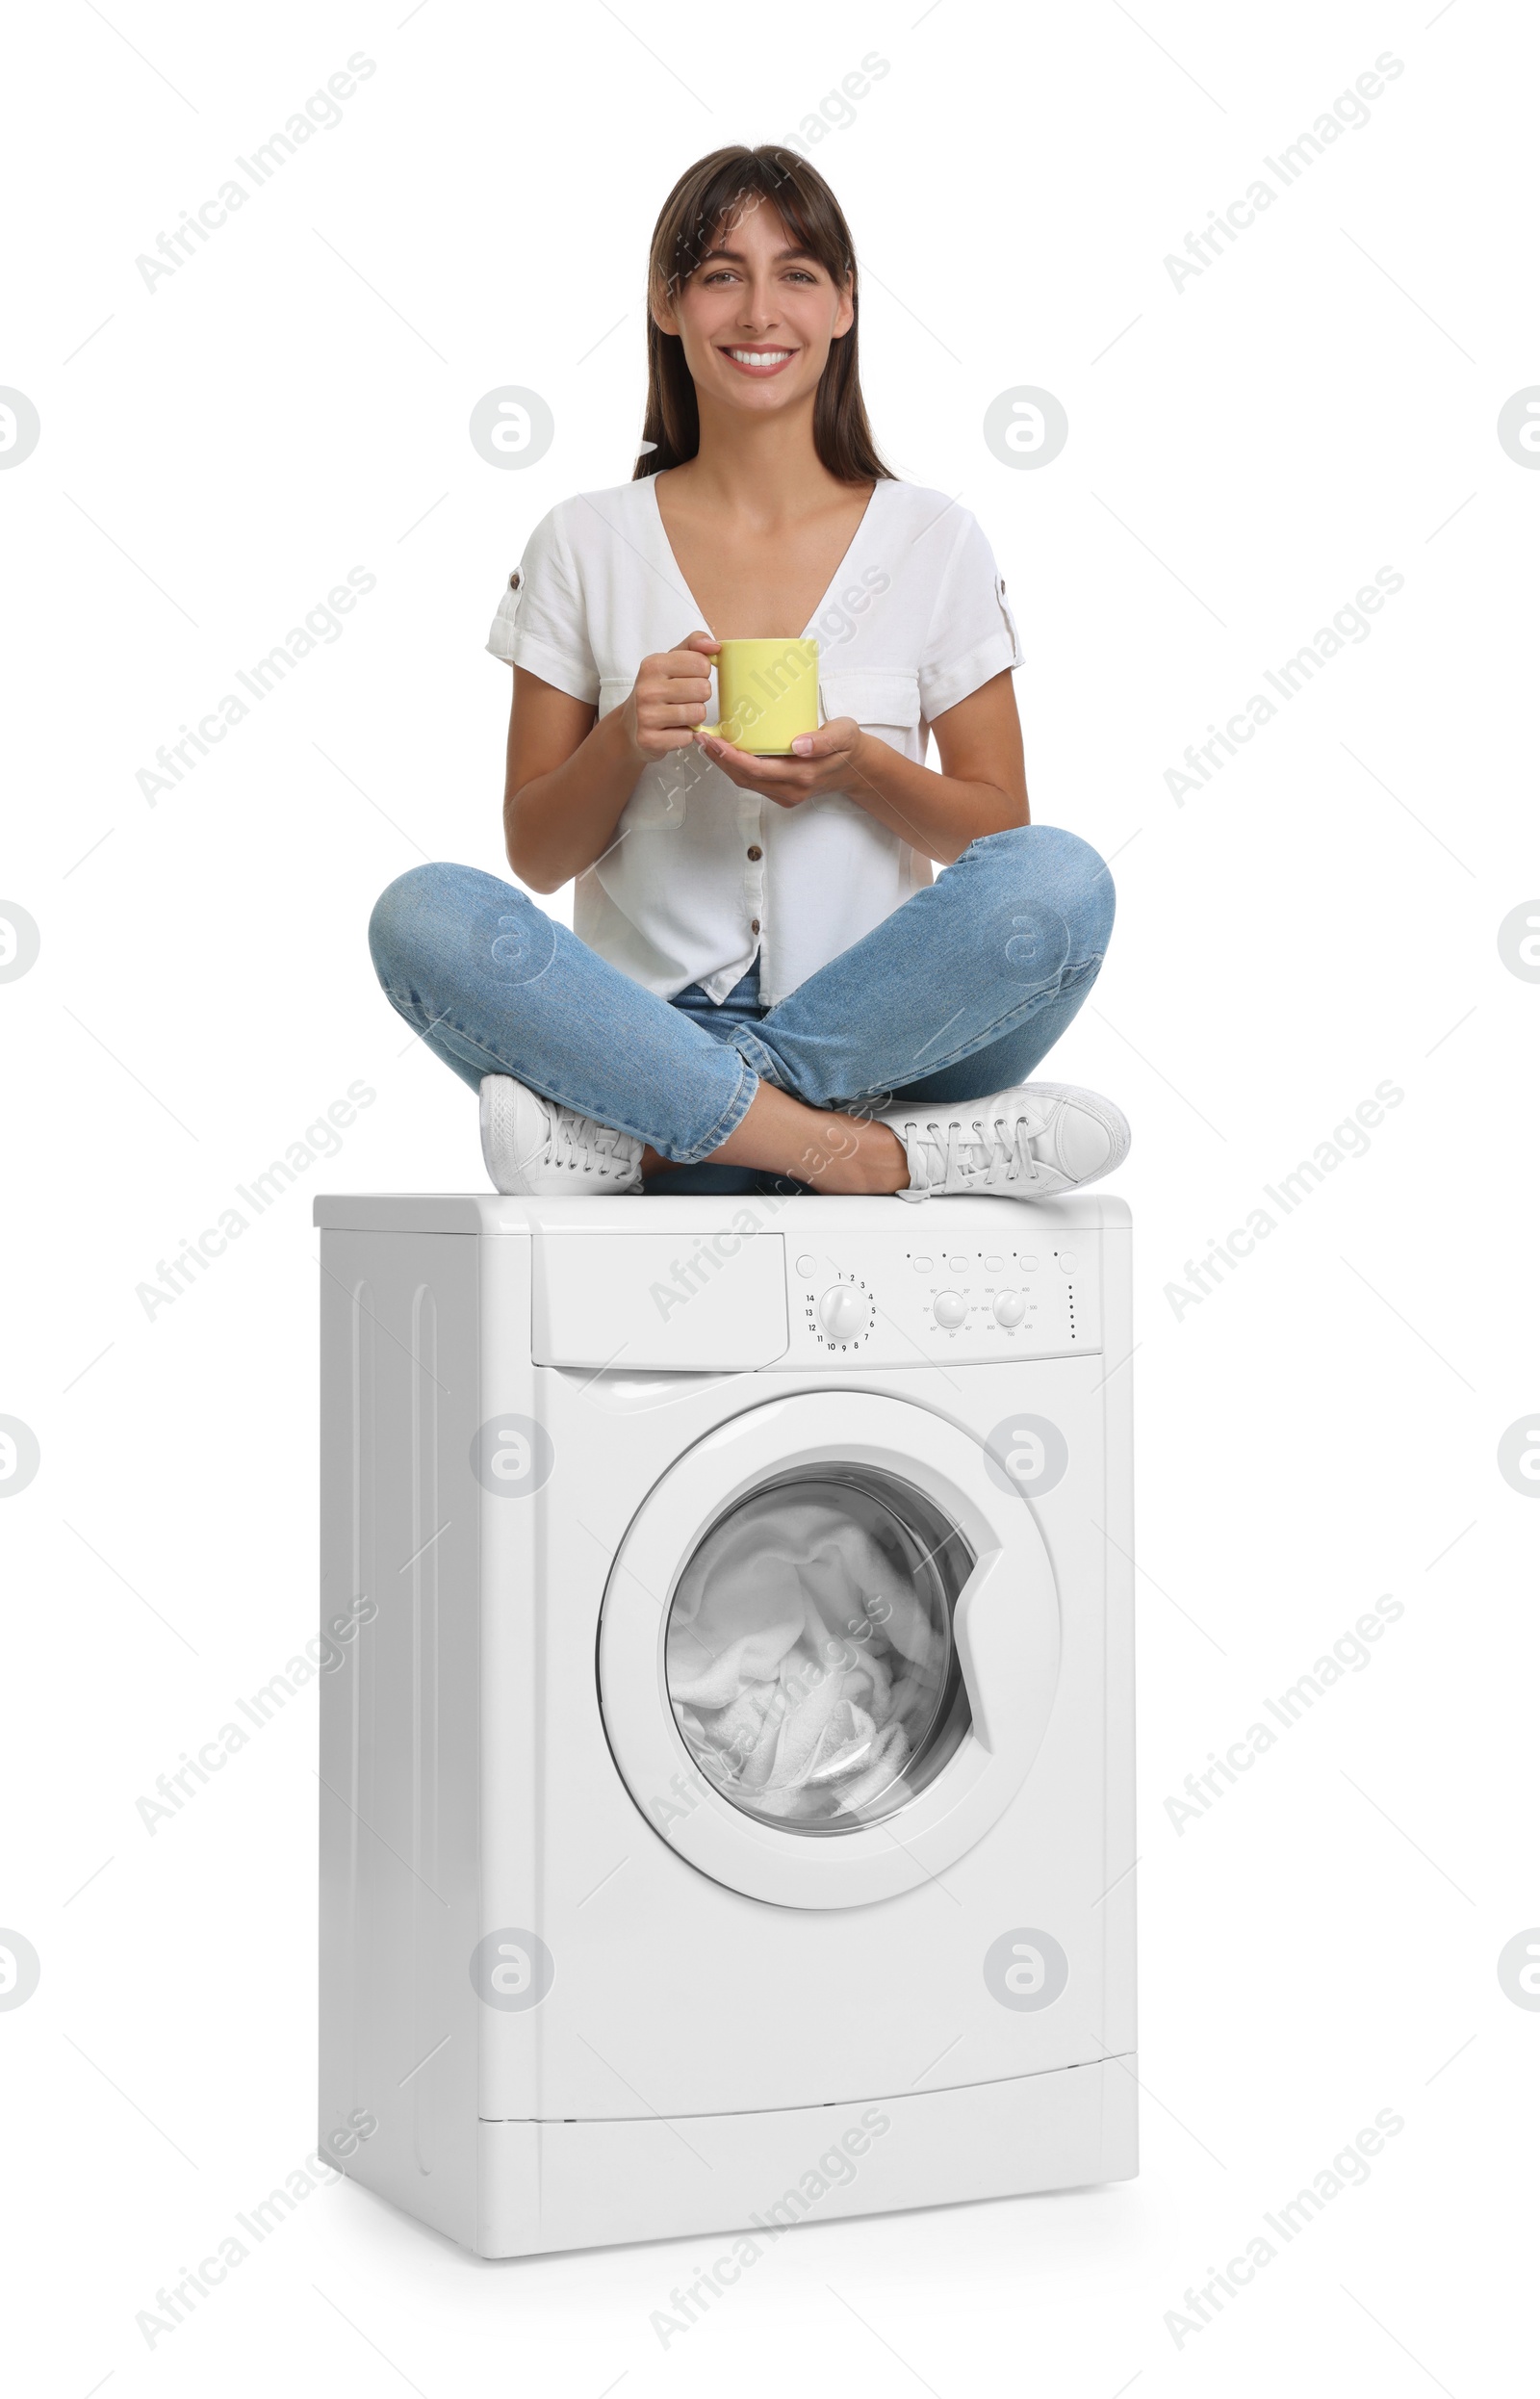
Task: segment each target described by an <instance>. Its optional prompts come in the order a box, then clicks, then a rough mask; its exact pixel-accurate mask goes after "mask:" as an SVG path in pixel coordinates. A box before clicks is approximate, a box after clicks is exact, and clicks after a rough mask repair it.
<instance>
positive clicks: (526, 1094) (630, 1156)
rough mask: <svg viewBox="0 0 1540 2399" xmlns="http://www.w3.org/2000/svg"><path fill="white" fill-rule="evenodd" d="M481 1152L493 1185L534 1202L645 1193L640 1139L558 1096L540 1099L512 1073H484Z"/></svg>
mask: <svg viewBox="0 0 1540 2399" xmlns="http://www.w3.org/2000/svg"><path fill="white" fill-rule="evenodd" d="M481 1155H482V1157H483V1158H485V1160H486V1163H487V1173H488V1174H490V1175H491V1177H492V1183H493V1188H494V1190H496V1191H503V1192H508V1193H511V1194H516V1195H517V1196H518V1197H519V1198H520V1199H526V1200H527V1199H532V1198H533V1197H534V1196H535V1195H536V1194H537V1193H539V1194H545V1195H549V1194H552V1193H559V1194H560V1195H561V1196H562V1197H563V1198H565V1199H568V1200H590V1199H597V1198H601V1197H603V1195H605V1194H607V1193H611V1192H625V1191H640V1190H641V1187H642V1144H641V1143H640V1142H639V1141H638V1140H637V1139H636V1137H635V1135H634V1134H631V1133H617V1132H616V1131H615V1130H614V1129H613V1127H612V1126H610V1125H608V1124H596V1123H595V1122H594V1121H593V1119H592V1117H586V1116H578V1113H577V1112H576V1110H575V1109H572V1108H563V1107H561V1106H560V1105H559V1104H558V1103H557V1102H556V1101H555V1100H554V1099H542V1098H541V1096H540V1095H539V1093H538V1092H532V1091H529V1090H527V1089H526V1086H525V1085H524V1084H523V1083H516V1082H515V1081H514V1079H513V1077H512V1075H511V1074H483V1076H482V1077H481Z"/></svg>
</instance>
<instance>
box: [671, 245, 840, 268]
mask: <svg viewBox="0 0 1540 2399" xmlns="http://www.w3.org/2000/svg"><path fill="white" fill-rule="evenodd" d="M714 258H731V259H732V262H733V264H734V265H735V266H739V267H746V266H747V265H748V263H749V261H748V253H747V251H745V250H730V249H714V250H707V251H706V256H705V257H704V258H702V259H700V260H698V262H697V265H696V272H697V273H699V272H700V270H701V268H702V267H708V266H709V265H710V264H711V261H712V260H713V259H714ZM788 258H806V259H808V260H809V261H810V263H811V264H812V265H813V266H815V267H816V266H818V265H820V264H821V261H820V260H819V259H817V258H816V257H815V256H814V255H813V252H812V251H811V250H799V249H784V250H777V252H776V260H777V263H778V264H779V262H780V261H781V260H782V259H788Z"/></svg>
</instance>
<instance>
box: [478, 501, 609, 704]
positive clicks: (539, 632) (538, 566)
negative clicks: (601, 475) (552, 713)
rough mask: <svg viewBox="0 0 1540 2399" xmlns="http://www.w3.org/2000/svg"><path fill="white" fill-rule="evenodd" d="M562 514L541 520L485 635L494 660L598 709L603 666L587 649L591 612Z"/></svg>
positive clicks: (555, 510)
mask: <svg viewBox="0 0 1540 2399" xmlns="http://www.w3.org/2000/svg"><path fill="white" fill-rule="evenodd" d="M560 520H561V510H560V508H552V511H551V513H550V515H549V516H544V517H542V518H541V520H540V523H539V524H538V525H537V526H536V527H535V529H534V531H533V532H532V533H531V534H530V536H529V538H528V540H527V541H526V544H525V547H524V555H523V557H522V558H521V559H520V561H519V563H518V565H517V566H516V567H515V568H514V570H513V572H512V574H511V575H510V576H509V578H508V584H507V589H506V590H505V591H504V592H503V594H502V597H501V600H500V601H499V603H498V609H497V614H496V615H495V616H494V617H493V619H492V630H491V632H489V633H488V635H487V648H488V649H489V650H490V652H491V653H492V656H493V657H494V658H502V659H503V660H505V661H506V663H507V664H508V665H510V666H523V667H526V668H527V669H528V671H529V673H530V674H531V675H538V676H539V677H540V680H541V682H542V683H548V684H554V685H555V687H556V689H557V690H558V691H565V692H568V693H570V694H571V696H572V698H573V699H575V700H587V701H590V702H592V703H594V704H596V705H597V703H598V699H599V668H598V666H597V665H596V664H595V661H594V654H593V651H592V649H591V648H590V646H589V640H588V622H587V610H586V608H585V607H584V605H583V593H582V585H581V581H580V580H579V577H578V570H577V567H576V565H575V563H574V560H573V555H572V551H571V549H570V547H569V545H568V543H567V541H566V539H565V537H564V535H563V532H562V528H561V521H560Z"/></svg>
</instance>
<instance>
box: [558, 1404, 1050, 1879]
mask: <svg viewBox="0 0 1540 2399" xmlns="http://www.w3.org/2000/svg"><path fill="white" fill-rule="evenodd" d="M1059 1639H1060V1625H1059V1604H1058V1594H1057V1591H1056V1589H1055V1586H1054V1580H1053V1572H1052V1568H1051V1566H1050V1563H1049V1560H1048V1555H1047V1551H1046V1550H1045V1548H1044V1546H1043V1542H1042V1536H1041V1535H1040V1533H1039V1531H1038V1527H1037V1524H1036V1522H1035V1520H1034V1518H1033V1515H1032V1511H1031V1509H1030V1508H1029V1507H1028V1505H1027V1503H1026V1501H1025V1500H1024V1499H1023V1498H1022V1497H1021V1495H1020V1494H1019V1493H1018V1492H1017V1491H1016V1490H1015V1489H1014V1488H1013V1487H1011V1486H1009V1485H1008V1483H1007V1482H1006V1478H1005V1476H1004V1474H1003V1473H1002V1474H1001V1476H1000V1479H999V1482H998V1483H996V1482H995V1480H994V1479H993V1477H992V1476H991V1475H990V1473H989V1471H988V1466H987V1464H986V1458H985V1453H984V1450H983V1447H982V1445H981V1444H980V1443H979V1442H978V1441H976V1440H975V1439H973V1438H972V1437H971V1436H970V1435H969V1434H968V1433H965V1432H963V1431H962V1430H960V1428H959V1427H958V1426H956V1425H954V1424H951V1423H950V1422H948V1421H947V1420H946V1419H945V1418H943V1417H940V1416H937V1415H935V1414H933V1413H932V1412H931V1410H930V1409H928V1408H925V1407H922V1406H918V1405H916V1404H914V1403H911V1402H910V1401H906V1400H901V1399H895V1398H891V1397H888V1396H886V1395H882V1394H877V1393H872V1392H850V1391H819V1392H802V1393H797V1394H794V1395H792V1396H790V1397H788V1398H786V1399H783V1400H774V1401H770V1402H767V1403H766V1404H765V1405H764V1406H759V1407H755V1408H750V1409H748V1410H746V1411H745V1412H744V1414H742V1415H741V1416H738V1417H735V1418H734V1419H733V1420H732V1423H731V1424H728V1425H725V1426H723V1427H722V1428H721V1429H720V1430H719V1431H717V1432H713V1433H710V1434H708V1435H707V1436H706V1438H705V1439H704V1440H702V1441H700V1442H698V1443H697V1444H696V1445H695V1447H694V1448H692V1449H690V1450H687V1451H686V1452H685V1453H684V1455H683V1456H682V1457H680V1458H679V1459H678V1460H677V1461H676V1462H675V1464H674V1465H673V1466H672V1467H671V1468H670V1469H669V1471H668V1472H667V1473H666V1474H665V1475H664V1476H663V1477H662V1478H661V1480H660V1481H659V1482H658V1483H656V1484H655V1486H654V1488H653V1490H652V1492H651V1493H650V1494H649V1496H648V1498H647V1499H646V1500H645V1501H644V1503H643V1505H642V1507H641V1508H640V1509H638V1511H637V1513H636V1516H635V1517H634V1519H633V1520H632V1523H631V1525H630V1528H629V1532H628V1533H627V1535H626V1537H625V1539H624V1541H623V1542H622V1544H621V1547H620V1549H619V1551H618V1553H617V1555H616V1559H615V1562H614V1566H613V1568H612V1569H611V1572H610V1577H609V1582H608V1586H607V1587H606V1590H605V1594H604V1605H603V1615H602V1618H601V1623H600V1636H599V1683H600V1702H601V1706H602V1708H603V1717H604V1726H605V1731H606V1734H607V1737H608V1740H609V1744H610V1748H611V1750H612V1752H613V1755H614V1758H615V1761H616V1764H617V1766H618V1767H619V1768H620V1771H621V1773H622V1775H623V1776H624V1778H625V1781H626V1785H627V1788H628V1789H629V1792H630V1794H631V1797H632V1798H633V1799H634V1801H635V1802H636V1805H637V1807H638V1808H639V1809H640V1810H641V1812H642V1814H643V1815H644V1816H645V1817H646V1819H647V1820H648V1822H649V1823H650V1824H651V1825H652V1826H653V1828H654V1830H655V1832H656V1833H658V1834H659V1835H660V1836H661V1838H662V1839H663V1840H665V1841H666V1842H668V1843H669V1844H670V1845H671V1846H672V1847H673V1848H675V1849H676V1850H678V1852H679V1854H680V1857H682V1858H685V1859H687V1860H688V1862H689V1863H690V1865H692V1866H694V1867H696V1868H698V1869H699V1870H700V1871H701V1872H702V1873H704V1874H708V1875H710V1876H711V1878H712V1879H713V1881H716V1882H719V1883H723V1884H726V1885H727V1886H728V1887H729V1888H730V1889H732V1890H734V1891H741V1892H743V1893H745V1894H747V1895H748V1896H750V1897H752V1898H757V1899H767V1900H771V1901H773V1902H775V1903H776V1904H778V1905H780V1906H783V1907H852V1906H860V1905H861V1904H863V1903H865V1902H868V1901H871V1900H876V1899H884V1898H888V1897H891V1896H893V1895H894V1894H895V1893H897V1892H902V1891H909V1890H911V1889H913V1888H915V1887H916V1886H917V1885H918V1884H920V1883H922V1882H924V1881H926V1880H928V1879H929V1878H930V1877H931V1876H933V1875H936V1874H939V1873H942V1872H944V1870H946V1868H947V1867H949V1866H951V1865H953V1864H954V1863H955V1862H956V1860H957V1859H958V1858H960V1857H962V1856H963V1853H964V1851H965V1850H967V1849H969V1848H971V1847H972V1845H973V1844H974V1843H975V1842H976V1841H978V1840H979V1839H980V1838H981V1836H982V1835H983V1834H984V1833H985V1832H986V1831H987V1830H988V1827H989V1826H990V1825H991V1824H992V1823H993V1822H994V1821H995V1820H996V1819H997V1818H998V1817H999V1816H1000V1814H1001V1812H1002V1811H1003V1810H1004V1809H1005V1808H1006V1807H1007V1806H1008V1805H1009V1803H1010V1801H1011V1800H1012V1798H1013V1797H1014V1794H1015V1793H1016V1791H1017V1790H1018V1789H1019V1788H1020V1785H1021V1782H1022V1779H1023V1777H1024V1776H1025V1774H1026V1773H1027V1770H1028V1768H1029V1767H1030V1766H1031V1764H1032V1761H1033V1759H1034V1757H1035V1756H1036V1755H1037V1751H1038V1748H1039V1745H1040V1741H1041V1740H1042V1736H1043V1732H1044V1730H1045V1728H1046V1725H1047V1721H1048V1714H1049V1710H1050V1708H1051V1707H1052V1704H1053V1695H1054V1688H1055V1684H1056V1681H1057V1677H1058V1670H1059Z"/></svg>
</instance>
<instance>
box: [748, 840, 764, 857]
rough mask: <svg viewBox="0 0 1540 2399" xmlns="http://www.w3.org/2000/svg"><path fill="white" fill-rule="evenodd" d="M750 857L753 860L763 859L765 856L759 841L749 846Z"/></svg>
mask: <svg viewBox="0 0 1540 2399" xmlns="http://www.w3.org/2000/svg"><path fill="white" fill-rule="evenodd" d="M749 856H750V857H751V858H762V857H763V856H764V852H763V850H762V849H761V848H760V847H759V844H758V842H757V841H752V842H751V843H750V844H749Z"/></svg>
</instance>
